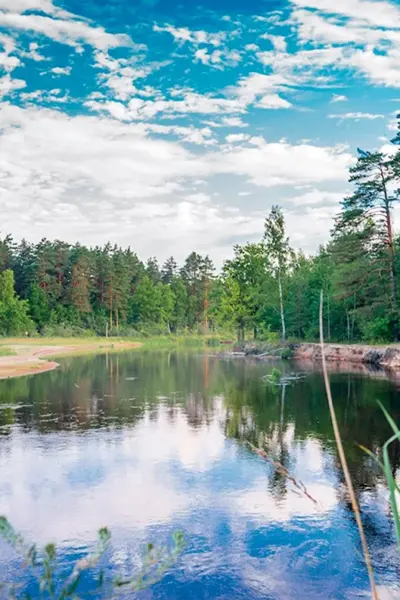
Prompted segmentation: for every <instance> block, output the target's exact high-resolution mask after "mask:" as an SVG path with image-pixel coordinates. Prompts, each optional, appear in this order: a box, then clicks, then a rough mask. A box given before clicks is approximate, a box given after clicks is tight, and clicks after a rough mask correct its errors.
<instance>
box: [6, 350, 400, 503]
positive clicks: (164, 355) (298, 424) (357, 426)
mask: <svg viewBox="0 0 400 600" xmlns="http://www.w3.org/2000/svg"><path fill="white" fill-rule="evenodd" d="M272 368H273V365H272V364H269V363H260V362H257V361H245V360H238V361H233V360H220V359H217V358H212V357H209V356H204V355H200V356H199V355H197V354H195V353H194V352H187V353H186V352H171V351H161V352H135V353H129V354H110V355H109V356H107V355H102V356H92V357H85V358H82V357H80V358H67V359H63V360H62V361H61V366H60V367H59V369H57V370H55V371H50V372H48V373H44V374H41V375H37V376H33V377H23V378H19V379H10V380H4V381H0V432H1V433H3V434H7V432H8V431H10V427H9V426H11V425H13V424H17V425H19V426H20V427H21V428H22V429H26V430H29V429H37V430H39V431H41V432H47V431H57V430H68V429H75V430H85V429H89V428H101V427H110V426H113V427H122V426H124V425H128V426H132V425H134V424H135V423H136V422H137V421H138V420H140V419H141V418H143V416H144V415H145V414H148V415H149V417H150V416H151V418H153V419H156V418H157V411H156V410H154V409H155V408H156V407H157V406H158V404H159V403H160V402H161V403H162V404H163V405H164V407H165V406H166V407H167V409H168V411H169V412H168V418H169V419H170V420H171V422H173V420H174V419H175V416H176V411H175V410H174V407H180V409H181V411H183V412H184V413H185V414H186V416H187V422H188V424H189V426H190V427H193V428H199V427H201V426H203V425H204V426H207V424H208V423H209V422H210V421H211V420H212V419H213V418H214V416H215V411H216V406H217V404H218V402H216V399H217V398H218V399H222V403H223V407H224V409H223V413H222V414H219V415H218V418H220V419H222V420H223V427H224V430H225V434H226V435H227V437H229V438H233V439H237V440H248V441H249V442H251V443H252V444H254V445H255V446H262V447H264V448H265V450H266V451H268V452H269V453H270V455H271V456H272V457H273V458H274V459H275V460H277V461H279V462H280V463H282V464H283V465H284V466H285V467H287V468H288V469H289V470H290V469H292V468H293V466H294V465H293V461H294V458H293V452H292V448H293V443H294V442H296V443H297V442H302V441H305V440H307V439H309V438H314V439H317V440H321V442H323V445H324V448H325V449H327V450H328V452H329V453H330V454H331V456H332V457H333V462H334V464H335V465H336V467H337V470H338V472H339V473H340V469H339V466H338V463H337V461H336V458H335V457H336V447H335V444H334V441H333V435H332V425H331V421H330V416H329V411H328V410H327V405H326V399H325V390H324V385H323V381H322V378H321V376H320V374H319V373H311V374H310V375H309V376H308V377H306V378H305V379H302V380H299V381H297V382H296V383H295V384H294V385H288V386H285V387H281V386H271V385H267V384H265V383H264V382H263V381H262V379H261V377H262V375H265V374H267V373H268V372H270V371H271V370H272ZM280 369H282V370H283V371H285V370H286V371H288V370H289V369H290V365H289V364H288V363H283V364H282V365H280ZM331 385H332V393H333V397H334V400H335V405H336V410H337V415H338V420H339V424H340V427H341V432H342V436H343V441H344V444H345V449H346V454H347V457H348V461H349V465H350V469H351V472H352V474H353V478H354V480H355V483H356V487H357V488H358V489H359V490H363V489H366V488H373V487H374V486H376V483H377V481H378V480H379V479H380V473H379V470H377V469H376V467H375V465H373V464H372V463H371V460H370V459H369V458H368V457H367V456H366V455H365V454H364V453H363V452H362V451H361V450H360V449H359V448H358V446H357V445H356V444H357V443H358V444H363V445H365V446H367V447H368V448H371V449H372V450H377V449H378V448H380V447H382V445H383V443H384V442H385V440H386V439H387V438H388V437H389V435H390V428H389V426H388V424H387V423H386V420H385V418H384V416H383V414H382V413H381V411H380V409H379V407H378V406H377V400H381V401H382V402H383V403H384V405H385V406H386V407H387V408H388V410H389V412H390V413H391V414H392V415H393V417H394V418H395V419H396V420H399V417H400V405H399V403H398V399H397V390H396V389H395V388H394V387H393V386H392V385H391V384H390V382H388V381H386V380H384V379H366V378H363V377H361V376H357V375H351V376H348V375H345V374H332V375H331ZM220 403H221V401H220V402H219V404H220ZM12 406H20V408H17V409H16V410H15V409H14V408H12ZM2 407H6V408H2ZM390 452H391V458H392V464H393V468H394V469H396V468H397V467H398V465H399V458H400V456H399V454H400V447H399V445H398V444H397V445H396V444H393V445H392V446H391V448H390ZM270 486H271V488H272V489H273V490H274V493H275V492H276V493H277V494H278V495H282V494H284V493H285V490H286V487H285V486H286V481H282V476H280V475H279V474H273V473H271V481H270Z"/></svg>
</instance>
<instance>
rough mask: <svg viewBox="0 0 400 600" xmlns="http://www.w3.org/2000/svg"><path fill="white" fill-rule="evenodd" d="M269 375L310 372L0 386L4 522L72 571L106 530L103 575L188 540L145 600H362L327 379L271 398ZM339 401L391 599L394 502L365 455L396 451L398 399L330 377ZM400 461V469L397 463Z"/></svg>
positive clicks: (5, 572)
mask: <svg viewBox="0 0 400 600" xmlns="http://www.w3.org/2000/svg"><path fill="white" fill-rule="evenodd" d="M273 366H275V367H276V366H278V367H279V368H280V369H281V370H283V371H286V372H289V371H294V370H296V369H297V370H302V369H303V367H296V366H294V365H291V364H289V363H282V364H281V365H276V364H275V365H269V364H267V363H262V362H257V361H244V360H227V359H221V358H218V357H213V356H210V355H198V354H194V353H187V354H186V353H184V352H166V351H164V352H151V353H149V352H143V351H140V352H132V353H129V354H121V355H110V356H97V357H88V358H82V357H79V358H74V359H71V358H68V359H64V360H63V361H62V364H61V367H60V368H59V369H58V370H56V371H52V372H49V373H44V374H41V375H37V376H33V377H25V378H20V379H13V380H8V381H2V382H0V514H5V515H6V516H7V517H8V518H9V519H10V520H11V521H12V523H13V524H14V525H15V526H16V527H17V528H18V530H20V531H21V532H22V533H23V535H24V536H25V537H26V538H27V539H28V540H32V541H37V542H38V543H39V544H44V543H46V542H48V541H54V542H56V543H57V545H58V547H59V549H60V552H61V560H62V565H63V567H65V568H68V565H70V564H71V563H72V561H74V560H76V559H77V558H78V557H80V556H81V555H82V554H84V553H85V551H86V550H87V549H90V548H91V547H92V545H93V542H94V540H95V535H96V530H97V529H98V528H99V527H101V526H104V525H107V526H108V527H109V528H110V529H111V530H112V534H113V542H112V549H111V551H110V552H109V554H108V555H107V557H106V561H107V565H106V566H107V568H108V572H116V571H118V572H131V571H132V569H134V568H135V565H137V563H138V559H139V556H140V553H141V549H142V547H143V544H145V542H146V541H148V540H150V541H153V542H155V543H157V544H160V543H168V540H169V539H170V537H171V534H172V533H173V532H174V531H175V530H177V529H179V530H182V531H183V532H184V535H185V539H186V542H187V546H186V549H185V551H184V553H183V554H182V556H181V557H180V559H179V560H178V561H177V563H176V564H175V565H174V566H173V567H172V568H171V569H169V571H168V572H167V573H166V575H165V576H164V577H163V579H162V580H161V581H160V582H159V583H157V584H156V585H154V586H153V587H152V588H150V589H148V590H145V591H144V592H141V593H140V594H138V597H140V598H143V599H150V598H153V599H160V600H161V599H163V600H164V599H165V600H172V599H175V598H184V599H191V598H193V599H198V600H201V599H212V600H214V599H215V600H217V599H218V600H220V599H225V598H226V599H228V598H229V599H230V600H236V599H237V600H238V599H240V598H246V599H247V600H258V599H261V598H262V599H271V600H275V599H279V600H281V599H291V598H296V599H297V600H303V599H304V600H306V599H307V600H313V599H321V600H322V599H324V600H325V599H338V600H339V599H352V598H360V597H365V596H364V594H365V593H366V591H367V590H368V580H367V575H366V572H365V568H364V566H363V562H362V558H361V556H360V547H359V542H358V536H357V530H356V526H355V521H354V516H353V514H352V511H351V508H350V507H349V505H348V503H347V502H346V496H345V494H344V488H343V479H342V475H341V472H340V469H339V465H338V458H337V453H336V449H335V444H334V442H333V439H332V428H331V424H330V419H329V414H328V412H327V408H326V401H325V395H324V390H323V381H322V378H321V375H320V374H319V373H318V372H310V373H307V375H306V376H305V377H304V378H303V379H301V380H300V381H297V382H296V383H295V384H293V385H289V386H286V387H284V388H282V387H277V386H271V385H268V384H267V383H266V382H265V380H264V379H263V376H264V375H266V374H267V373H269V372H270V371H271V369H272V368H273ZM378 375H379V374H378ZM332 391H333V394H334V398H335V402H336V405H337V411H338V417H339V421H340V426H341V429H342V433H343V437H344V441H345V445H346V452H347V455H348V459H349V462H350V466H351V470H352V474H353V478H354V481H355V483H356V488H357V494H358V497H359V501H360V503H361V506H362V509H363V518H364V521H365V524H366V531H367V537H368V542H369V544H370V547H371V551H372V554H373V557H374V566H375V571H376V573H377V578H378V580H379V582H380V583H385V584H389V585H392V584H394V583H396V582H397V581H398V579H399V575H400V566H399V560H398V553H397V550H396V548H395V545H394V538H393V530H392V525H391V521H390V515H389V510H388V504H387V493H386V488H385V485H384V481H383V479H382V476H381V474H380V472H379V469H377V467H376V466H375V464H374V463H373V462H372V461H371V460H370V459H369V458H368V456H366V455H365V454H364V453H363V452H362V451H361V450H360V449H359V448H358V447H357V445H356V443H358V444H364V445H365V446H368V447H369V448H374V449H376V448H378V447H380V446H381V445H382V444H383V442H384V441H385V440H386V439H387V438H388V437H389V436H390V430H389V429H388V426H387V424H386V422H385V420H384V418H383V417H382V415H381V413H380V410H379V408H378V407H377V404H376V402H377V400H381V401H382V402H383V403H384V404H385V406H387V408H388V409H389V410H390V412H391V414H392V415H393V416H394V418H398V417H399V414H400V398H399V392H398V389H397V387H396V385H395V384H393V383H391V382H389V381H387V380H386V379H384V378H382V377H364V376H360V375H357V374H347V373H340V374H332ZM246 442H251V444H253V445H256V446H257V445H260V446H263V447H264V448H265V449H266V451H267V452H268V455H269V456H270V457H271V458H272V459H273V460H275V461H279V463H281V464H282V465H284V467H286V468H287V469H288V470H289V472H290V474H291V475H292V476H293V477H294V478H295V479H296V480H298V481H301V482H302V484H304V486H305V488H306V490H307V494H309V495H311V496H312V497H313V498H314V499H315V500H316V502H317V504H315V503H314V502H313V501H311V500H310V499H309V497H308V496H307V495H305V494H302V493H301V492H299V490H298V489H297V488H296V487H295V486H294V485H293V483H292V482H291V481H290V480H289V479H288V478H287V477H285V476H284V475H283V474H282V473H281V472H280V470H279V469H278V470H277V469H276V468H275V467H274V466H273V465H271V464H270V463H269V462H268V461H265V460H263V459H262V458H261V457H259V456H257V455H256V454H254V453H253V452H252V451H251V449H250V448H249V447H248V445H247V444H246ZM392 461H393V467H394V469H397V467H398V461H399V455H398V448H397V447H394V448H393V449H392ZM0 559H1V563H2V566H1V567H0V575H1V577H2V578H3V579H4V578H5V579H7V578H8V579H9V578H23V577H25V575H24V572H23V571H21V570H20V568H19V567H20V565H19V563H18V561H16V559H15V557H14V556H12V555H11V554H10V552H9V551H8V550H7V549H6V548H5V546H4V545H0ZM90 583H91V582H90V581H89V580H85V581H84V583H83V588H82V589H81V593H80V597H81V598H86V597H89V596H88V594H87V591H88V588H89V586H90ZM32 589H33V588H32ZM129 597H136V596H135V595H134V594H131V595H130V596H129Z"/></svg>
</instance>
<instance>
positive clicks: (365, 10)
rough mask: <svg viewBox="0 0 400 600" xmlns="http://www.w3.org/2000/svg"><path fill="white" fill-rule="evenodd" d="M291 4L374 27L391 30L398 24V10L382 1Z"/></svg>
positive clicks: (328, 0)
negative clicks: (348, 18) (337, 15)
mask: <svg viewBox="0 0 400 600" xmlns="http://www.w3.org/2000/svg"><path fill="white" fill-rule="evenodd" d="M291 2H292V4H295V5H296V6H301V7H304V8H314V9H318V10H320V11H322V12H325V13H328V14H340V15H343V16H345V17H350V18H353V19H357V20H358V21H359V22H364V23H366V24H369V25H372V26H374V27H388V28H392V27H393V26H394V25H395V24H396V23H400V9H399V8H398V7H397V6H396V5H395V4H392V3H391V2H385V1H384V0H379V1H376V0H372V1H371V0H291Z"/></svg>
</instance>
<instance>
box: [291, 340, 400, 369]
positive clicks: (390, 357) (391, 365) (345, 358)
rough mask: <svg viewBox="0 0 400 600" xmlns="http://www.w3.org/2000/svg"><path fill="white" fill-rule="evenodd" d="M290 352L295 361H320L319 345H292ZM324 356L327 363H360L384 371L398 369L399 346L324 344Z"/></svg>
mask: <svg viewBox="0 0 400 600" xmlns="http://www.w3.org/2000/svg"><path fill="white" fill-rule="evenodd" d="M292 352H293V354H292V356H293V358H294V359H296V360H312V361H320V360H321V359H322V355H321V346H320V345H319V344H293V346H292ZM324 356H325V360H326V361H329V362H346V363H362V364H367V365H376V366H377V367H385V368H386V369H400V345H398V346H397V345H391V346H367V345H363V344H354V345H353V344H352V345H350V344H349V345H347V344H325V346H324Z"/></svg>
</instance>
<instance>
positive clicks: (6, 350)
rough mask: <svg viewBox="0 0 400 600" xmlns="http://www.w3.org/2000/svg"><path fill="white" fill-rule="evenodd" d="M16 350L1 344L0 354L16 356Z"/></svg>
mask: <svg viewBox="0 0 400 600" xmlns="http://www.w3.org/2000/svg"><path fill="white" fill-rule="evenodd" d="M15 354H16V352H14V350H11V348H7V346H0V356H15Z"/></svg>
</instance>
